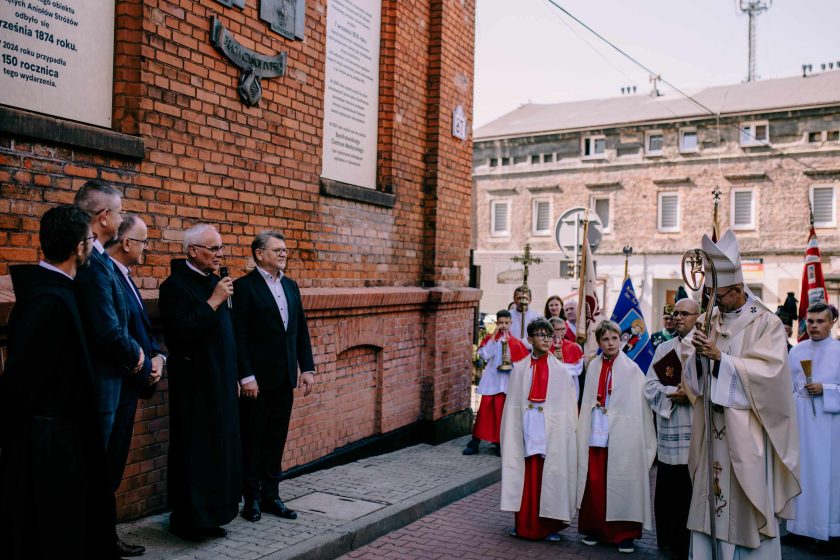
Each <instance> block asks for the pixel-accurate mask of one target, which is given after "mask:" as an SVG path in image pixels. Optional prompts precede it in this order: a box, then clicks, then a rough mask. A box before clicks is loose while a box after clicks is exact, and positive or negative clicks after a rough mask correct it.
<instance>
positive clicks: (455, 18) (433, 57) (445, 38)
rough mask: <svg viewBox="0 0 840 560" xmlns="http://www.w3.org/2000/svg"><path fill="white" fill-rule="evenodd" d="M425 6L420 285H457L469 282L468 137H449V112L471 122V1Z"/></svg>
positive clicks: (447, 0) (441, 0)
mask: <svg viewBox="0 0 840 560" xmlns="http://www.w3.org/2000/svg"><path fill="white" fill-rule="evenodd" d="M430 5H431V14H430V23H429V68H428V84H429V91H428V99H429V101H428V104H427V117H426V122H427V130H426V155H425V161H426V170H425V177H424V184H423V188H424V193H425V201H424V209H425V216H424V217H425V238H424V244H425V258H424V262H423V282H424V284H425V285H426V286H442V287H460V286H465V285H467V282H468V280H469V249H470V234H471V229H470V228H471V226H470V224H471V221H470V220H469V219H468V217H469V216H470V209H471V204H470V201H471V196H472V178H471V176H470V173H471V169H472V137H471V136H468V137H467V140H466V141H463V140H460V139H458V138H455V137H454V136H452V112H453V110H454V109H455V107H456V106H458V105H461V106H462V107H463V108H464V112H465V113H466V115H467V118H468V120H469V121H471V120H472V86H473V84H472V67H473V42H474V29H475V2H474V1H469V0H467V1H461V0H433V1H432V2H431V4H430Z"/></svg>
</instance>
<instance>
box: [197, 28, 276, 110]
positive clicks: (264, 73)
mask: <svg viewBox="0 0 840 560" xmlns="http://www.w3.org/2000/svg"><path fill="white" fill-rule="evenodd" d="M210 42H211V43H212V44H213V46H214V47H216V48H217V49H219V50H220V51H221V52H222V53H223V54H224V55H225V56H226V57H228V59H230V61H231V62H233V63H234V64H235V65H236V66H238V67H239V68H241V69H242V74H241V75H240V76H239V87H238V88H237V92H238V93H239V98H240V99H241V100H242V102H243V103H244V104H245V105H247V106H248V107H254V106H256V105H258V104H259V102H260V99H261V98H262V83H261V82H260V78H276V77H278V76H283V75H285V74H286V53H284V52H280V53H277V54H276V55H273V56H266V55H262V54H259V53H257V52H255V51H252V50H251V49H249V48H247V47H245V46H244V45H242V44H241V43H240V42H239V41H237V40H236V38H235V37H234V36H233V34H232V33H231V32H230V31H229V30H228V29H227V28H226V27H225V26H224V25H222V22H221V21H220V20H219V18H218V17H216V16H213V18H212V19H211V20H210Z"/></svg>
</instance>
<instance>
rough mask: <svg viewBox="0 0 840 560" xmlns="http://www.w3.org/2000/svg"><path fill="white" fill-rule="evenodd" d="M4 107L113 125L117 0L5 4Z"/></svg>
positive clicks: (0, 43)
mask: <svg viewBox="0 0 840 560" xmlns="http://www.w3.org/2000/svg"><path fill="white" fill-rule="evenodd" d="M0 67H2V74H0V104H3V105H9V106H11V107H18V108H20V109H26V110H29V111H35V112H38V113H44V114H47V115H52V116H55V117H60V118H65V119H70V120H74V121H79V122H84V123H89V124H94V125H98V126H104V127H110V126H111V110H112V107H111V103H112V98H113V83H114V0H0Z"/></svg>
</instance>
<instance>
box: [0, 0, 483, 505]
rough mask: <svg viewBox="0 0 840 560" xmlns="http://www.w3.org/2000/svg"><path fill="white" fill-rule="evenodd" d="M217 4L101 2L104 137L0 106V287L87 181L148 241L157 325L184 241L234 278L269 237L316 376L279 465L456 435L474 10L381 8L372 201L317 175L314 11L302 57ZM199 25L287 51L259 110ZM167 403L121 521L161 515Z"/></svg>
mask: <svg viewBox="0 0 840 560" xmlns="http://www.w3.org/2000/svg"><path fill="white" fill-rule="evenodd" d="M225 3H227V4H231V2H217V1H216V0H198V1H193V0H180V1H179V0H171V1H170V0H153V1H141V0H116V16H115V17H116V26H115V27H116V32H115V51H114V95H113V118H112V123H113V124H112V126H111V128H110V129H107V128H101V127H96V126H90V125H86V124H81V123H77V122H71V121H68V120H63V119H60V118H54V117H51V116H46V115H40V114H36V113H32V112H29V111H25V110H21V109H19V108H16V107H13V106H0V276H2V275H6V274H8V267H9V265H11V264H15V263H31V262H36V261H37V259H38V258H39V252H38V249H37V247H38V237H37V232H38V220H39V217H40V216H41V214H42V213H43V212H44V211H45V210H47V209H48V208H49V207H51V206H52V205H54V204H57V203H64V202H70V201H72V199H73V195H74V192H75V191H76V190H77V189H78V188H79V187H80V186H81V185H82V184H83V183H84V182H85V181H86V180H88V179H91V178H99V179H104V180H106V181H109V182H111V183H113V184H114V185H115V186H117V187H118V188H119V189H121V190H122V191H123V193H124V196H125V199H124V202H123V207H124V208H125V209H127V210H129V211H132V212H136V213H138V214H140V215H142V216H143V217H144V219H145V220H146V222H147V223H148V224H149V226H150V227H149V237H150V240H151V245H150V247H149V250H148V251H147V260H146V264H145V265H144V266H141V267H138V269H137V271H136V277H137V278H138V282H139V283H140V284H141V287H142V288H143V290H142V292H143V295H144V297H145V299H146V302H147V305H148V306H149V308H150V309H151V311H152V314H153V315H156V304H157V291H156V289H157V287H158V285H159V284H160V282H161V281H162V280H163V279H164V278H166V276H167V275H168V274H169V261H170V259H171V258H172V257H176V256H179V255H180V254H181V251H182V250H181V240H182V236H183V232H184V230H185V229H186V228H188V227H190V226H191V225H193V224H195V223H198V222H208V223H211V224H214V225H216V226H217V227H218V228H219V230H220V232H221V234H222V238H223V241H224V244H225V246H226V263H225V264H226V265H227V266H229V267H230V270H231V275H232V276H239V275H242V274H244V273H245V272H246V271H247V270H248V269H249V268H250V267H251V266H252V263H250V262H249V254H250V253H249V251H250V250H249V244H250V242H251V240H252V238H253V236H254V235H255V234H256V233H258V232H259V231H262V230H265V229H280V230H282V231H283V232H284V233H285V234H286V237H287V243H288V245H289V249H290V255H289V265H288V268H287V272H288V273H289V275H290V276H291V277H293V278H294V279H296V280H297V281H298V283H299V284H300V286H301V287H302V293H303V300H304V306H305V308H306V310H307V314H308V320H309V325H310V331H311V334H312V338H313V347H314V350H315V352H316V356H315V360H316V367H317V370H318V376H319V377H318V385H317V388H316V389H315V391H314V392H313V394H312V395H310V396H309V397H306V398H303V397H302V395H297V397H296V398H297V400H296V403H295V409H294V412H293V416H292V424H291V428H290V433H289V442H288V444H287V451H286V454H285V456H284V468H286V469H289V468H293V467H299V466H305V465H308V464H310V463H312V462H313V461H316V460H319V459H321V458H323V457H325V456H330V455H331V454H335V453H336V452H340V451H341V450H342V449H343V448H347V447H352V446H355V445H359V444H360V442H365V441H369V440H370V439H376V438H377V437H380V436H382V435H383V434H388V433H393V432H394V431H395V430H396V431H398V430H405V429H409V428H412V427H416V426H422V427H423V428H424V430H425V432H424V433H426V434H437V435H438V436H439V437H443V434H445V433H453V431H454V432H456V433H457V432H459V431H463V430H464V429H466V427H467V426H468V425H469V420H470V418H471V413H470V411H469V385H470V372H471V365H470V360H471V351H472V349H471V346H470V341H471V339H472V331H473V324H474V314H475V308H476V306H477V304H478V299H479V292H478V291H477V290H474V289H470V288H469V287H468V278H469V249H470V241H469V240H470V224H469V222H467V221H465V220H464V219H463V216H465V215H467V213H468V212H469V211H470V204H471V196H472V189H471V166H470V161H471V156H472V142H471V139H470V138H467V140H466V141H464V140H461V139H459V138H456V137H454V136H453V134H452V122H451V121H452V115H453V109H454V108H455V107H456V106H462V107H463V108H464V109H465V110H466V114H467V115H468V116H469V115H471V108H472V83H473V36H474V19H475V3H474V1H472V0H467V1H457V0H431V1H428V2H424V1H415V0H399V1H397V0H383V1H382V23H381V35H380V57H379V104H378V140H377V145H376V158H377V173H376V185H375V189H367V188H361V187H354V186H350V185H344V184H338V183H335V182H334V181H327V180H323V179H322V178H321V161H322V160H321V157H322V153H323V118H324V89H325V83H324V74H325V41H326V39H325V37H326V32H327V31H326V21H327V12H328V8H329V4H330V2H329V0H309V1H308V2H305V5H306V10H305V38H304V40H302V41H295V40H287V39H284V38H282V37H280V36H279V35H277V34H273V33H270V32H269V30H268V27H267V25H266V23H265V22H263V21H261V20H260V19H259V6H258V4H259V2H258V1H257V0H247V1H244V2H242V4H243V5H244V7H242V8H240V7H237V6H236V4H238V3H239V2H233V4H234V5H233V6H231V7H227V6H225V5H223V4H225ZM213 16H218V18H219V20H220V21H222V22H223V23H224V25H225V26H226V27H227V28H228V29H229V30H230V32H231V33H232V34H233V35H234V36H235V37H236V38H237V40H238V41H239V42H240V43H241V44H242V45H243V46H245V47H247V48H249V49H252V50H254V51H256V52H258V53H261V54H265V55H269V54H273V53H275V52H277V51H280V50H282V51H286V52H288V59H287V73H286V75H285V76H284V77H281V78H275V79H267V80H263V88H264V92H263V97H262V101H261V102H260V104H259V105H258V106H256V107H250V108H249V107H246V106H245V105H244V104H243V103H242V102H241V101H240V100H239V99H238V97H237V93H236V86H237V80H238V79H239V74H240V71H239V69H238V68H236V67H235V66H234V65H233V64H231V63H230V61H229V60H227V59H226V58H225V57H224V56H223V55H222V54H221V53H220V52H219V51H218V50H217V49H216V48H214V47H213V45H211V43H210V40H209V34H210V26H211V18H212V17H213ZM3 287H5V291H3V292H0V325H2V326H3V327H2V328H3V329H4V328H5V327H4V326H5V323H6V320H7V319H8V315H9V311H10V308H11V306H12V305H13V301H14V296H13V294H12V293H11V292H10V290H9V284H8V277H6V278H5V280H3V279H2V278H0V288H3ZM4 333H5V331H4V330H0V336H2V335H3V334H4ZM0 342H2V340H0ZM165 387H166V385H165V381H164V382H163V383H162V387H161V389H162V390H161V391H159V392H158V394H157V395H156V396H155V397H154V398H153V399H152V400H150V401H148V402H146V403H142V404H141V407H140V409H139V410H138V416H137V423H136V429H135V437H134V441H133V444H132V450H131V455H130V458H129V465H128V467H127V469H126V478H125V481H124V483H123V486H122V487H121V496H120V498H119V507H120V514H121V516H122V517H123V518H128V517H132V516H137V515H140V514H143V513H147V512H150V511H153V510H157V509H160V508H162V507H164V505H165V462H166V448H167V438H168V434H167V412H168V409H167V406H168V405H167V395H166V391H165Z"/></svg>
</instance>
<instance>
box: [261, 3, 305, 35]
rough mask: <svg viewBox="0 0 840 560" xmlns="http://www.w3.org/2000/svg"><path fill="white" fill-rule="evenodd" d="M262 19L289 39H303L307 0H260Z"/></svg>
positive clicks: (273, 29)
mask: <svg viewBox="0 0 840 560" xmlns="http://www.w3.org/2000/svg"><path fill="white" fill-rule="evenodd" d="M260 19H261V20H263V21H265V22H266V23H268V25H269V26H271V30H272V31H274V32H276V33H279V34H280V35H282V36H283V37H286V38H287V39H296V40H298V41H302V40H303V36H304V32H305V30H306V0H260Z"/></svg>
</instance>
